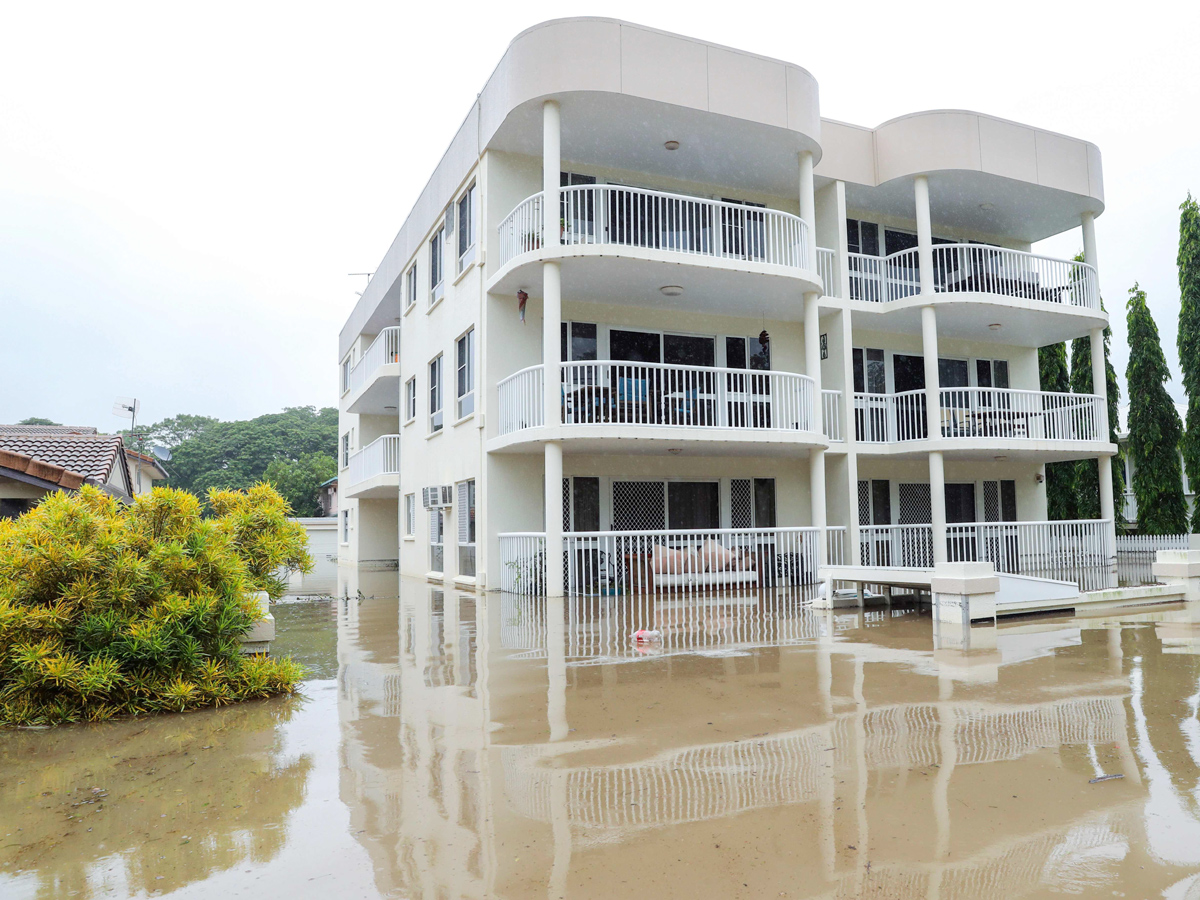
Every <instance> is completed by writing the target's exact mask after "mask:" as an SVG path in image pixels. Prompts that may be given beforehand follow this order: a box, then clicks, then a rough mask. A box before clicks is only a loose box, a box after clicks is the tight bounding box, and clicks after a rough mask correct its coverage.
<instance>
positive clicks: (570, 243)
mask: <svg viewBox="0 0 1200 900" xmlns="http://www.w3.org/2000/svg"><path fill="white" fill-rule="evenodd" d="M544 205H545V204H544V201H543V196H542V194H541V193H540V192H539V193H537V194H534V195H533V196H531V197H528V198H526V199H525V200H524V201H522V202H521V203H520V204H518V206H517V207H516V208H515V209H514V210H513V211H512V212H511V213H509V214H508V216H506V217H505V219H504V220H503V221H502V222H501V223H500V226H499V229H498V232H499V242H500V264H499V269H498V272H497V274H496V276H495V277H494V278H493V279H492V281H491V283H490V284H489V287H488V289H489V291H493V292H498V293H505V292H509V291H510V290H513V291H515V290H516V288H517V286H518V284H517V280H518V279H517V277H516V276H515V275H514V272H515V271H516V270H519V269H520V268H521V267H522V266H523V265H524V264H526V263H528V262H534V261H538V260H542V259H563V260H568V259H575V260H577V261H576V262H574V263H572V265H573V266H575V267H576V268H577V269H579V270H580V272H581V275H582V277H580V278H578V279H574V281H573V283H572V285H571V288H572V296H575V297H576V298H577V299H592V298H591V297H588V296H580V293H581V291H582V292H585V293H586V291H588V289H589V287H590V286H591V285H590V282H592V281H595V282H598V283H597V284H596V285H595V290H597V291H600V290H602V289H603V288H605V287H612V286H613V284H612V282H613V278H614V277H615V278H616V279H617V280H618V281H621V282H622V284H621V288H622V290H623V291H624V289H625V288H626V287H628V285H626V284H625V283H624V282H633V283H635V284H636V283H640V282H642V281H644V282H645V284H646V285H649V286H651V287H652V289H653V292H654V295H655V297H656V300H657V301H659V302H661V301H662V300H663V297H662V296H661V295H659V294H658V288H659V286H660V285H661V284H662V283H663V273H662V272H661V266H662V264H664V263H670V264H678V263H686V264H690V265H695V266H700V267H703V268H705V269H707V270H710V271H709V272H708V274H706V275H705V276H704V277H703V278H700V279H688V278H684V279H683V283H682V284H681V285H680V286H681V287H685V288H686V293H687V299H686V301H684V300H679V301H676V302H677V303H679V304H681V305H682V307H683V308H694V307H695V306H697V305H699V306H701V307H704V306H705V305H706V301H708V302H709V304H710V305H712V306H713V308H714V309H720V308H722V307H724V308H726V309H727V308H728V304H729V292H730V290H736V289H737V287H738V283H737V281H736V280H735V279H736V277H737V276H738V275H739V274H741V273H747V272H750V273H755V274H760V275H774V276H781V278H780V281H781V282H782V283H781V284H779V285H774V286H772V285H771V284H770V282H769V281H768V284H767V286H765V287H764V286H761V285H760V286H759V287H758V288H757V289H758V290H760V291H765V292H766V294H767V297H768V299H773V295H774V294H778V295H779V297H780V298H781V299H782V298H783V297H785V296H786V298H787V299H788V300H789V301H790V302H791V304H792V305H793V306H796V307H798V305H799V304H798V301H799V296H800V294H801V293H802V292H803V291H805V290H809V289H811V290H819V289H820V283H819V276H818V275H817V273H816V271H814V269H815V262H814V258H813V256H812V243H811V237H810V235H809V229H808V225H807V223H805V222H804V220H802V219H801V218H800V217H799V216H794V215H792V214H791V213H787V212H783V211H781V210H777V209H767V208H766V207H761V206H750V205H746V204H741V203H731V202H728V201H721V200H710V199H706V198H703V197H689V196H686V195H683V194H670V193H665V192H662V191H650V190H644V189H641V188H630V187H622V186H619V185H610V184H590V185H573V186H570V187H564V188H562V190H561V193H560V202H559V210H558V213H559V223H560V224H559V227H558V232H559V241H558V243H557V245H555V246H550V247H546V246H543V243H544V240H543V229H542V224H543V216H544V210H543V207H544ZM598 257H607V258H613V257H619V258H621V259H622V260H624V261H625V263H626V267H627V268H628V269H629V272H627V273H621V272H617V273H615V276H614V270H613V269H612V268H611V267H609V268H608V269H606V270H605V273H604V275H601V274H600V273H593V272H591V271H590V269H589V266H590V265H591V264H594V260H595V259H596V258H598ZM589 258H590V261H589ZM649 265H657V266H658V267H659V269H658V270H655V271H646V270H645V267H646V266H649ZM679 279H680V276H679V275H678V274H673V275H672V283H675V282H676V281H679ZM785 279H786V280H785ZM797 279H799V280H800V281H801V282H802V284H801V285H799V286H797V284H796V280H797ZM509 282H511V284H510V283H509ZM522 283H525V284H526V286H527V287H528V286H529V284H530V283H529V282H528V281H527V282H522ZM740 286H741V288H742V289H745V287H746V285H745V283H744V282H743V283H742V284H741V285H740ZM756 299H757V298H756ZM630 302H633V301H630Z"/></svg>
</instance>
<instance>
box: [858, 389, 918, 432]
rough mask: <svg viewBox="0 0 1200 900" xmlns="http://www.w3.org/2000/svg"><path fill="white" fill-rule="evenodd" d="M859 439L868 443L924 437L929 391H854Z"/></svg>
mask: <svg viewBox="0 0 1200 900" xmlns="http://www.w3.org/2000/svg"><path fill="white" fill-rule="evenodd" d="M854 436H855V440H858V441H861V442H863V443H867V444H890V443H895V442H897V441H916V440H924V439H925V438H926V437H928V432H927V429H926V421H925V392H924V391H920V390H918V391H904V392H903V393H899V394H864V393H861V392H856V393H855V395H854Z"/></svg>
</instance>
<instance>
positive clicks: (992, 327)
mask: <svg viewBox="0 0 1200 900" xmlns="http://www.w3.org/2000/svg"><path fill="white" fill-rule="evenodd" d="M999 330H1000V323H999V322H993V323H992V324H991V325H989V326H988V331H999Z"/></svg>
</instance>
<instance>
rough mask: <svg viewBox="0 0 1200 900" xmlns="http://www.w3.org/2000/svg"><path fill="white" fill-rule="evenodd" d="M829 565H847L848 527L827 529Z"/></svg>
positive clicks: (838, 526) (836, 526)
mask: <svg viewBox="0 0 1200 900" xmlns="http://www.w3.org/2000/svg"><path fill="white" fill-rule="evenodd" d="M825 546H826V557H825V561H826V564H827V565H831V566H844V565H846V526H845V525H830V526H828V527H827V528H826V529H825Z"/></svg>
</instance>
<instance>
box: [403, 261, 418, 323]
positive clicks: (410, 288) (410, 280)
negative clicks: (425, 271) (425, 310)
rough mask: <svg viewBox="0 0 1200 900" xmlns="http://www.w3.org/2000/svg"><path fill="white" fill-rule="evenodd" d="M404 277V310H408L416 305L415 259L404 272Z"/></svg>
mask: <svg viewBox="0 0 1200 900" xmlns="http://www.w3.org/2000/svg"><path fill="white" fill-rule="evenodd" d="M404 279H405V290H406V292H407V295H406V297H405V304H404V311H405V312H408V310H410V309H412V308H413V307H414V306H416V305H417V293H418V291H417V263H416V261H414V262H413V264H412V265H411V266H409V267H408V271H407V272H405V273H404Z"/></svg>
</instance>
